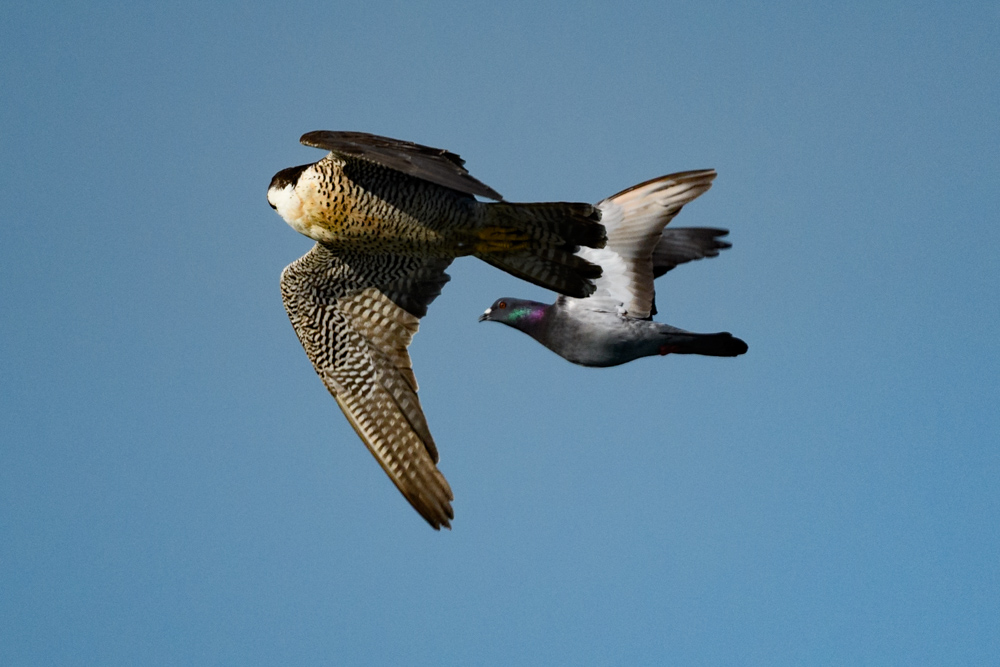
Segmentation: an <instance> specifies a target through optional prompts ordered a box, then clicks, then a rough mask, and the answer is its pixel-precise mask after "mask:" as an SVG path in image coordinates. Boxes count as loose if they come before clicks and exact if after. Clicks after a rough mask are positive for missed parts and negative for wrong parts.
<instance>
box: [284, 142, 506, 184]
mask: <svg viewBox="0 0 1000 667" xmlns="http://www.w3.org/2000/svg"><path fill="white" fill-rule="evenodd" d="M299 141H301V142H302V143H303V144H305V145H306V146H313V147H315V148H323V149H325V150H328V151H332V152H334V153H339V154H341V155H350V156H352V157H356V158H362V159H365V160H370V161H372V162H377V163H378V164H380V165H382V166H384V167H389V168H390V169H395V170H397V171H401V172H403V173H404V174H408V175H410V176H415V177H417V178H422V179H424V180H425V181H430V182H431V183H436V184H438V185H443V186H445V187H446V188H451V189H452V190H458V191H459V192H464V193H466V194H470V195H479V196H480V197H486V198H488V199H496V200H501V199H503V197H501V196H500V193H499V192H497V191H496V190H494V189H493V188H491V187H490V186H488V185H486V184H485V183H483V182H482V181H479V180H477V179H475V178H473V177H472V176H471V175H470V174H469V172H468V171H467V170H466V169H465V166H464V165H465V160H463V159H462V158H460V157H459V156H458V155H456V154H455V153H451V152H449V151H446V150H444V149H442V148H431V147H430V146H421V145H420V144H415V143H413V142H410V141H402V140H400V139H390V138H389V137H380V136H378V135H376V134H367V133H365V132H330V131H328V130H317V131H316V132H307V133H305V134H303V135H302V138H301V139H300V140H299Z"/></svg>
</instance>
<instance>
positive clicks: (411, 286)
mask: <svg viewBox="0 0 1000 667" xmlns="http://www.w3.org/2000/svg"><path fill="white" fill-rule="evenodd" d="M450 263H451V260H450V259H441V258H417V257H400V256H395V255H365V254H360V253H338V254H334V253H333V252H331V251H330V250H329V249H328V248H326V247H325V246H323V245H322V244H319V243H317V244H316V245H315V246H314V247H313V249H312V250H310V251H309V252H308V253H306V254H305V255H303V256H302V257H300V258H299V259H298V260H296V261H294V262H292V263H291V264H289V265H288V267H286V268H285V270H284V271H283V272H282V274H281V295H282V298H283V300H284V303H285V310H287V311H288V317H289V319H291V321H292V326H293V327H294V328H295V333H296V334H298V337H299V340H300V341H301V342H302V347H304V348H305V351H306V354H307V355H308V357H309V360H310V361H312V364H313V367H314V368H315V369H316V372H317V373H318V374H319V376H320V378H321V379H322V380H323V383H324V384H325V385H326V388H327V389H328V390H329V391H330V393H331V394H333V397H334V398H336V399H337V403H338V404H339V405H340V408H341V409H342V410H343V411H344V414H345V415H346V416H347V419H348V421H350V423H351V426H353V427H354V430H355V431H357V433H358V435H359V436H361V439H362V441H364V443H365V445H366V446H367V447H368V449H369V450H370V451H371V453H372V454H373V455H374V456H375V458H376V459H378V462H379V464H381V466H382V468H383V469H384V470H385V472H386V474H388V475H389V477H390V478H391V479H392V481H393V483H395V484H396V487H397V488H399V490H400V491H401V492H402V494H403V495H404V496H405V497H406V499H407V500H408V501H410V504H411V505H413V507H414V509H416V510H417V511H418V512H419V513H420V515H421V516H423V517H424V519H426V520H427V522H428V523H429V524H431V526H433V527H434V528H435V529H438V528H440V527H441V526H445V527H450V524H449V521H450V520H451V519H452V518H454V513H453V512H452V508H451V500H452V499H453V498H454V496H452V493H451V488H450V487H449V486H448V482H447V480H445V478H444V475H442V474H441V472H440V471H439V470H438V469H437V466H436V465H435V464H436V463H437V460H438V453H437V448H436V447H435V445H434V439H433V438H432V437H431V433H430V430H429V429H428V427H427V421H426V420H425V419H424V413H423V410H422V409H421V407H420V401H419V399H418V398H417V380H416V378H415V377H414V375H413V369H412V367H411V365H410V355H409V354H408V353H407V349H406V348H407V346H408V345H409V344H410V340H411V339H412V338H413V334H415V333H416V332H417V328H418V325H419V318H420V317H422V316H423V315H424V314H425V313H426V312H427V306H428V304H430V302H431V301H433V300H434V298H435V297H437V295H438V294H440V293H441V288H442V287H443V286H444V284H445V283H446V282H447V281H448V276H447V274H445V272H444V270H445V269H446V268H447V267H448V264H450Z"/></svg>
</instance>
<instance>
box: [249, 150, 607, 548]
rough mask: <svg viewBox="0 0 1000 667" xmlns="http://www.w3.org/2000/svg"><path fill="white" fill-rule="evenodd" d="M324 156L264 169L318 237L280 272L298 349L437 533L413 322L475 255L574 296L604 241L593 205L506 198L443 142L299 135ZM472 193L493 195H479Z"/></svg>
mask: <svg viewBox="0 0 1000 667" xmlns="http://www.w3.org/2000/svg"><path fill="white" fill-rule="evenodd" d="M301 142H302V143H303V144H305V145H307V146H314V147H317V148H322V149H325V150H327V151H329V153H328V154H327V155H326V156H325V157H324V158H323V159H321V160H319V161H318V162H315V163H312V164H307V165H301V166H298V167H290V168H288V169H283V170H281V171H279V172H278V173H277V174H275V175H274V178H272V179H271V184H270V186H269V187H268V191H267V201H268V203H269V204H270V205H271V207H272V208H274V209H275V210H276V211H277V212H278V214H279V215H281V217H282V218H284V220H285V221H286V222H287V223H288V224H289V225H290V226H291V227H292V228H293V229H295V230H296V231H298V232H300V233H302V234H304V235H306V236H308V237H310V238H311V239H313V240H315V241H316V244H315V245H314V246H313V248H312V249H311V250H310V251H309V252H307V253H306V254H305V255H304V256H302V257H301V258H299V259H298V260H296V261H294V262H292V263H291V264H290V265H288V266H287V267H286V268H285V270H284V271H283V272H282V274H281V296H282V300H283V301H284V305H285V310H286V311H287V312H288V317H289V319H290V320H291V322H292V327H293V328H294V330H295V333H296V334H297V335H298V338H299V341H300V342H301V343H302V347H303V348H304V349H305V352H306V355H307V356H308V357H309V360H310V361H311V362H312V365H313V367H314V368H315V370H316V373H317V374H318V375H319V376H320V378H321V379H322V381H323V383H324V385H326V388H327V389H328V390H329V392H330V393H331V394H332V395H333V397H334V398H335V399H336V401H337V403H338V404H339V406H340V408H341V410H343V412H344V415H345V416H346V417H347V420H348V421H349V422H350V424H351V426H352V427H354V430H355V431H356V432H357V434H358V435H359V436H360V438H361V440H362V442H364V444H365V445H366V446H367V447H368V449H369V450H370V451H371V453H372V454H373V455H374V456H375V458H376V460H378V462H379V465H381V466H382V469H383V470H384V471H385V472H386V474H387V475H388V476H389V478H390V479H392V481H393V483H394V484H395V485H396V487H397V488H398V489H399V491H400V492H401V493H402V494H403V496H404V497H405V498H406V499H407V500H408V501H409V503H410V504H411V505H412V506H413V508H414V509H415V510H416V511H417V512H419V513H420V515H421V516H422V517H423V518H424V519H425V520H426V521H427V522H428V523H429V524H430V525H431V526H432V527H433V528H434V529H440V528H441V527H442V526H444V527H446V528H450V527H451V524H450V521H451V520H452V519H454V516H455V515H454V510H453V509H452V506H451V501H452V500H454V495H453V494H452V491H451V487H450V486H449V484H448V481H447V480H446V479H445V477H444V475H442V474H441V471H440V470H439V469H438V467H437V462H438V460H439V457H438V451H437V446H436V444H435V442H434V438H433V437H432V436H431V432H430V429H429V427H428V425H427V420H426V418H425V417H424V413H423V409H422V408H421V406H420V401H419V399H418V398H417V380H416V376H415V375H414V373H413V368H412V364H411V362H410V356H409V353H408V352H407V348H408V347H409V344H410V341H411V340H412V338H413V335H414V334H415V333H416V332H417V328H418V324H419V321H420V318H421V317H423V316H424V315H425V314H426V313H427V307H428V306H429V305H430V303H431V302H432V301H434V299H435V298H436V297H437V296H438V295H439V294H440V293H441V289H442V287H443V286H444V284H445V283H446V282H448V280H449V276H448V274H446V273H445V269H446V268H447V267H448V265H449V264H450V263H451V261H452V260H453V259H454V258H456V257H461V256H466V255H474V256H476V257H479V258H480V259H482V260H484V261H486V262H488V263H490V264H492V265H493V266H496V267H498V268H500V269H502V270H504V271H506V272H508V273H510V274H512V275H514V276H517V277H518V278H522V279H524V280H527V281H529V282H532V283H534V284H536V285H541V286H543V287H546V288H548V289H552V290H554V291H557V292H559V293H561V294H565V295H568V296H572V297H576V298H584V297H587V296H589V295H590V294H592V293H593V292H594V290H595V288H596V286H595V283H594V280H595V279H596V278H597V277H599V276H600V273H601V269H600V267H599V266H597V265H596V264H594V263H593V262H592V261H591V260H589V259H587V258H586V257H583V256H581V255H579V254H577V252H578V251H579V250H581V249H582V247H586V248H590V249H598V248H601V247H603V246H604V244H605V242H606V234H605V231H604V227H603V226H602V225H601V223H600V217H601V212H600V210H599V209H597V208H596V207H594V206H592V205H591V204H582V203H571V202H556V203H527V204H518V203H509V202H506V201H503V200H502V197H501V196H500V195H499V193H497V192H496V191H495V190H493V189H492V188H490V187H489V186H487V185H486V184H484V183H482V182H481V181H479V180H477V179H475V178H473V177H472V176H471V175H470V174H469V172H468V171H467V170H466V169H465V167H464V164H465V162H464V161H463V160H462V159H461V158H460V157H459V156H458V155H456V154H454V153H451V152H449V151H446V150H442V149H438V148H431V147H429V146H422V145H420V144H415V143H412V142H408V141H401V140H398V139H390V138H388V137H381V136H377V135H372V134H366V133H362V132H328V131H318V132H309V133H307V134H305V135H303V136H302V138H301ZM476 196H479V197H483V198H485V199H492V200H495V201H493V202H481V201H479V200H477V199H476Z"/></svg>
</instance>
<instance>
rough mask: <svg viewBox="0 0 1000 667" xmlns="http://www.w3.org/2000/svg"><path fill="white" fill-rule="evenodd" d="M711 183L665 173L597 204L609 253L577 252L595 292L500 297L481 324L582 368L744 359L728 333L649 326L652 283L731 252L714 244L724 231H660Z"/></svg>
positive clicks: (694, 175)
mask: <svg viewBox="0 0 1000 667" xmlns="http://www.w3.org/2000/svg"><path fill="white" fill-rule="evenodd" d="M713 179H715V170H714V169H705V170H701V171H687V172H681V173H677V174H669V175H667V176H661V177H660V178H654V179H652V180H650V181H646V182H645V183H640V184H639V185H636V186H633V187H631V188H628V189H627V190H624V191H622V192H619V193H618V194H616V195H614V196H612V197H608V198H607V199H605V200H604V201H602V202H600V203H599V204H597V208H598V209H600V210H601V213H602V218H601V220H602V221H603V223H604V225H605V228H606V229H607V233H608V242H607V247H605V248H603V249H599V250H595V249H590V248H581V249H580V251H579V253H578V254H579V255H580V256H581V257H584V258H587V259H589V260H590V261H592V262H594V263H596V264H598V265H599V266H600V267H601V269H602V270H603V273H602V275H601V277H600V278H599V279H598V281H597V290H596V291H595V293H594V294H592V295H590V296H589V297H587V298H584V299H580V298H573V297H569V296H561V297H559V298H558V299H557V300H556V302H555V303H553V304H544V303H538V302H537V301H528V300H525V299H514V298H503V299H497V300H496V301H494V302H493V305H492V306H490V307H489V308H487V309H486V312H484V313H483V314H482V315H481V316H480V317H479V321H480V322H484V321H488V322H500V323H502V324H506V325H507V326H509V327H513V328H514V329H517V330H519V331H522V332H524V333H526V334H528V335H529V336H531V337H532V338H534V339H535V340H537V341H538V342H539V343H541V344H542V345H544V346H545V347H547V348H549V349H550V350H552V351H553V352H555V353H556V354H558V355H559V356H561V357H563V358H564V359H567V360H568V361H571V362H573V363H574V364H580V365H581V366H617V365H619V364H624V363H627V362H629V361H633V360H635V359H639V358H640V357H648V356H653V355H666V354H703V355H707V356H713V357H735V356H739V355H741V354H743V353H744V352H746V351H747V344H746V343H744V342H743V341H742V340H740V339H739V338H736V337H734V336H733V335H732V334H731V333H729V332H728V331H723V332H720V333H711V334H703V333H694V332H691V331H685V330H684V329H678V328H677V327H672V326H670V325H669V324H661V323H659V322H654V321H653V315H655V314H656V305H655V304H654V302H653V296H654V290H653V279H654V278H656V277H657V276H661V275H663V274H664V273H666V272H667V271H669V270H670V269H672V268H674V267H675V266H677V265H678V264H683V263H685V262H690V261H692V260H695V259H701V258H703V257H714V256H716V255H718V254H719V251H720V250H724V249H725V248H728V247H730V244H729V243H727V242H725V241H720V240H719V237H721V236H725V235H726V234H728V233H729V232H728V231H726V230H724V229H713V228H705V227H681V228H674V229H664V227H665V226H666V225H667V223H669V222H670V221H671V220H672V219H673V218H674V216H676V215H677V214H678V213H680V210H681V208H683V207H684V205H685V204H687V203H689V202H691V201H692V200H694V199H695V198H696V197H698V196H699V195H701V194H703V193H704V192H706V191H707V190H708V189H709V188H710V187H712V180H713Z"/></svg>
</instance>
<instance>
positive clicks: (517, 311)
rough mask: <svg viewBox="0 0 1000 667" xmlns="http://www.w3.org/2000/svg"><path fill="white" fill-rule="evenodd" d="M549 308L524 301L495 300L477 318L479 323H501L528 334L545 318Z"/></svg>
mask: <svg viewBox="0 0 1000 667" xmlns="http://www.w3.org/2000/svg"><path fill="white" fill-rule="evenodd" d="M548 309H549V306H548V305H546V304H544V303H538V302H537V301H526V300H524V299H510V298H506V297H505V298H503V299H497V300H496V301H494V302H493V305H492V306H490V307H489V308H487V309H486V312H485V313H483V314H482V315H480V316H479V321H480V322H502V323H504V324H506V325H507V326H510V327H514V328H515V329H520V330H521V331H527V332H530V331H532V330H533V329H535V328H536V327H537V325H538V324H540V323H541V321H542V320H543V319H544V318H545V313H546V311H547V310H548Z"/></svg>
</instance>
